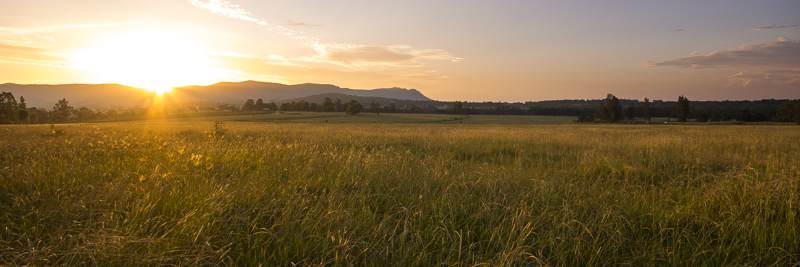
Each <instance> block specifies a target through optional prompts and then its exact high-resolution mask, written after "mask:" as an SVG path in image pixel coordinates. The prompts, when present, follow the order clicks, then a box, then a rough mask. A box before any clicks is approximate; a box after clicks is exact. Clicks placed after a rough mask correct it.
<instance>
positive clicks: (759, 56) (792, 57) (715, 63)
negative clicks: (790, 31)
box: [643, 38, 800, 69]
mask: <svg viewBox="0 0 800 267" xmlns="http://www.w3.org/2000/svg"><path fill="white" fill-rule="evenodd" d="M643 63H644V65H645V66H648V67H671V68H688V69H710V68H742V67H745V68H752V67H759V68H773V69H800V42H798V41H797V40H788V39H786V38H780V39H778V41H777V42H769V43H760V44H749V45H744V46H740V47H737V48H733V49H728V50H721V51H715V52H711V53H709V54H707V55H704V56H690V57H683V58H676V59H671V60H667V61H660V62H656V61H645V62H643Z"/></svg>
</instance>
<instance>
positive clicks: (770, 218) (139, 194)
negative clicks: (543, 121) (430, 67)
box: [0, 123, 800, 266]
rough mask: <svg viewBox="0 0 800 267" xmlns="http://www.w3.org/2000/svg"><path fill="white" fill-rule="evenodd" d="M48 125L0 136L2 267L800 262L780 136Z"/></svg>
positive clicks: (796, 142)
mask: <svg viewBox="0 0 800 267" xmlns="http://www.w3.org/2000/svg"><path fill="white" fill-rule="evenodd" d="M215 126H216V127H215ZM56 128H57V130H63V133H58V134H56V133H55V132H54V131H53V130H51V129H50V128H48V127H38V126H28V127H21V126H6V127H2V128H0V133H2V136H3V138H0V227H2V229H0V263H2V264H5V265H11V266H14V265H19V266H21V265H33V266H37V265H70V266H74V265H78V266H80V265H103V266H135V265H143V264H144V265H178V266H196V265H209V266H215V265H236V266H259V265H261V266H275V265H278V266H287V265H293V264H296V265H325V266H349V265H355V266H387V265H392V266H431V265H457V266H475V265H490V266H517V265H529V266H596V265H635V266H641V265H691V266H731V265H740V266H756V265H758V266H769V265H776V266H787V265H800V245H798V243H800V242H797V240H799V239H800V229H798V213H800V208H798V202H800V167H798V166H800V160H798V159H800V131H797V128H796V127H791V126H623V125H614V126H594V125H561V126H525V125H519V126H493V125H469V126H467V125H380V124H378V125H367V124H253V123H228V124H223V125H212V124H211V123H205V124H199V125H198V124H168V125H158V124H138V125H137V124H88V125H71V126H57V127H56Z"/></svg>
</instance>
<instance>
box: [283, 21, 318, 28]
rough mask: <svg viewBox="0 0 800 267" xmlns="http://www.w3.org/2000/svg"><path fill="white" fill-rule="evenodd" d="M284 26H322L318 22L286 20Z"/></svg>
mask: <svg viewBox="0 0 800 267" xmlns="http://www.w3.org/2000/svg"><path fill="white" fill-rule="evenodd" d="M286 26H305V27H322V25H319V24H310V23H305V22H294V21H291V20H289V21H286Z"/></svg>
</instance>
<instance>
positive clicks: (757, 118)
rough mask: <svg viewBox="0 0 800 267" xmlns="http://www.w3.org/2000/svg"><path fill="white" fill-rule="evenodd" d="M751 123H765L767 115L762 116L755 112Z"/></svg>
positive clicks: (762, 114)
mask: <svg viewBox="0 0 800 267" xmlns="http://www.w3.org/2000/svg"><path fill="white" fill-rule="evenodd" d="M753 121H767V115H764V113H761V112H756V114H754V115H753Z"/></svg>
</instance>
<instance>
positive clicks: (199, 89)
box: [0, 81, 431, 109]
mask: <svg viewBox="0 0 800 267" xmlns="http://www.w3.org/2000/svg"><path fill="white" fill-rule="evenodd" d="M0 91H4V92H11V93H13V94H14V96H15V97H16V98H19V97H20V96H24V97H25V102H26V103H27V105H28V107H39V108H46V109H49V108H51V107H52V106H53V105H54V104H55V103H56V102H57V101H58V100H60V99H62V98H66V99H67V101H69V103H70V105H72V106H74V107H82V106H85V107H91V108H99V107H105V108H110V107H135V106H145V105H147V104H149V103H150V101H152V99H153V96H155V93H152V92H148V91H146V90H143V89H139V88H135V87H130V86H125V85H119V84H63V85H33V84H31V85H24V84H13V83H6V84H0ZM328 93H338V94H343V95H352V96H360V97H379V98H387V99H400V100H419V101H430V100H431V99H430V98H428V97H426V96H425V95H423V94H422V93H420V92H419V91H417V90H416V89H402V88H381V89H373V90H355V89H348V88H341V87H338V86H335V85H330V84H311V83H306V84H297V85H285V84H279V83H268V82H257V81H244V82H221V83H216V84H212V85H209V86H185V87H176V88H174V89H173V91H172V93H170V94H168V95H167V96H168V99H169V101H170V102H178V103H191V102H213V103H217V102H221V103H229V104H234V105H242V104H244V102H245V101H246V100H247V99H251V98H252V99H258V98H261V99H263V100H264V101H265V102H272V101H274V102H280V101H281V100H284V99H291V98H299V97H305V96H312V95H321V94H328Z"/></svg>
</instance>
